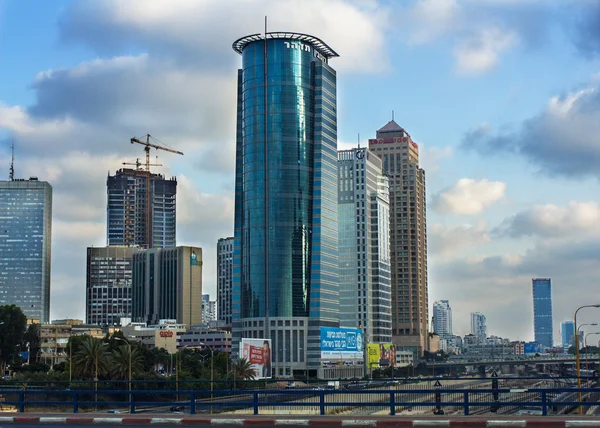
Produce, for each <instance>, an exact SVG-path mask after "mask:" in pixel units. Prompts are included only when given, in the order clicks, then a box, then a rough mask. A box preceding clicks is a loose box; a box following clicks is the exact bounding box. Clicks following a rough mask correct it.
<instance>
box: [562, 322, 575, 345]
mask: <svg viewBox="0 0 600 428" xmlns="http://www.w3.org/2000/svg"><path fill="white" fill-rule="evenodd" d="M560 331H561V335H562V346H563V348H569V347H570V346H574V345H575V323H574V322H573V321H563V322H561V323H560Z"/></svg>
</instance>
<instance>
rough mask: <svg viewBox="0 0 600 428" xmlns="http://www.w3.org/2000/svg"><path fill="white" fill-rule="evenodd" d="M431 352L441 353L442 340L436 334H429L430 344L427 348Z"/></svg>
mask: <svg viewBox="0 0 600 428" xmlns="http://www.w3.org/2000/svg"><path fill="white" fill-rule="evenodd" d="M427 349H429V352H434V353H435V352H440V351H441V350H442V348H441V338H440V336H438V335H437V334H436V333H429V344H428V346H427Z"/></svg>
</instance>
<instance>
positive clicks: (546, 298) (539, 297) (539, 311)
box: [531, 278, 554, 348]
mask: <svg viewBox="0 0 600 428" xmlns="http://www.w3.org/2000/svg"><path fill="white" fill-rule="evenodd" d="M531 283H532V289H533V331H534V334H535V342H536V343H538V344H540V345H542V346H543V347H544V348H551V347H552V346H554V335H553V331H552V283H551V281H550V278H534V279H532V280H531Z"/></svg>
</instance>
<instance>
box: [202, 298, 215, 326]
mask: <svg viewBox="0 0 600 428" xmlns="http://www.w3.org/2000/svg"><path fill="white" fill-rule="evenodd" d="M216 320H217V302H216V301H215V300H210V295H209V294H203V295H202V322H203V323H204V324H208V323H210V322H213V321H216Z"/></svg>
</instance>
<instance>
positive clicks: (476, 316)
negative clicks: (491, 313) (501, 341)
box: [471, 312, 487, 343]
mask: <svg viewBox="0 0 600 428" xmlns="http://www.w3.org/2000/svg"><path fill="white" fill-rule="evenodd" d="M471 334H472V335H473V336H475V338H476V340H477V342H478V343H485V339H486V338H487V324H486V319H485V315H483V314H482V313H481V312H471Z"/></svg>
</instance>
